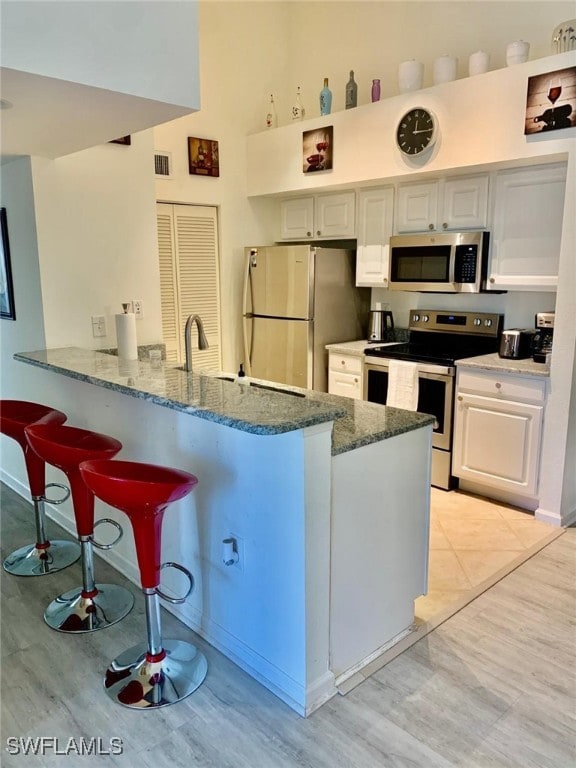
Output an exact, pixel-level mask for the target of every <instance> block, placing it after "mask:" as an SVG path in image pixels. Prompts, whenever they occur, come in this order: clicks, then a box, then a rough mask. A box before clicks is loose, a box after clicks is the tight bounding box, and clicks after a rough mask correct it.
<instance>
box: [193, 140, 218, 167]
mask: <svg viewBox="0 0 576 768" xmlns="http://www.w3.org/2000/svg"><path fill="white" fill-rule="evenodd" d="M188 171H189V173H191V174H193V175H195V176H220V156H219V152H218V142H217V141H213V140H212V139H199V138H196V137H195V136H188Z"/></svg>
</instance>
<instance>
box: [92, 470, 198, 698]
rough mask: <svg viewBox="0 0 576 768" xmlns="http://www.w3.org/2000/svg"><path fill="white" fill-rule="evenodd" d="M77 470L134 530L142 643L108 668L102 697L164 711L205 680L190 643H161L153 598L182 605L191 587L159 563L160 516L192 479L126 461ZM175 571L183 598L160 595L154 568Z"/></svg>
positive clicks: (157, 571) (183, 493)
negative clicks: (142, 608) (141, 601)
mask: <svg viewBox="0 0 576 768" xmlns="http://www.w3.org/2000/svg"><path fill="white" fill-rule="evenodd" d="M80 472H81V473H82V477H83V478H84V482H85V483H86V485H87V486H88V487H89V488H90V489H91V490H92V492H93V493H94V494H96V496H98V498H100V499H102V500H103V501H105V502H106V503H107V504H110V505H111V506H113V507H116V508H117V509H120V510H122V512H125V513H126V514H127V515H128V517H129V518H130V522H131V523H132V529H133V531H134V541H135V544H136V555H137V557H138V565H139V568H140V579H141V583H142V591H143V592H144V600H145V603H146V633H147V643H146V644H145V643H141V644H139V645H136V646H134V647H133V648H130V649H128V650H127V651H124V652H123V653H121V654H120V656H118V657H117V658H116V659H114V661H113V662H112V663H111V664H110V666H109V667H108V670H107V672H106V678H105V680H104V686H105V688H106V693H107V694H108V696H109V697H110V698H111V699H113V700H114V701H116V702H118V703H119V704H124V705H125V706H127V707H132V708H134V709H144V708H153V707H164V706H167V705H168V704H174V703H175V702H177V701H180V700H181V699H184V698H185V697H186V696H189V695H190V694H191V693H193V691H195V690H196V688H198V686H199V685H201V683H202V682H203V680H204V678H205V677H206V672H207V669H208V664H207V662H206V657H205V656H204V655H203V654H202V653H201V652H200V651H199V650H198V649H197V648H196V647H195V646H194V645H191V644H190V643H186V642H183V641H181V640H164V641H163V640H162V627H161V621H160V604H159V602H158V597H161V598H163V599H164V600H168V601H169V602H171V603H183V602H184V601H185V600H186V598H187V597H188V595H189V594H190V593H191V591H192V589H193V587H194V578H193V576H192V574H191V573H190V571H188V569H187V568H184V567H183V566H182V565H178V564H176V563H162V565H161V564H160V553H161V534H162V518H163V516H164V511H165V509H166V507H167V506H168V504H170V503H171V502H174V501H178V500H179V499H182V498H184V496H186V495H188V494H189V493H190V491H191V490H192V489H193V488H194V486H195V485H196V483H197V482H198V479H197V478H196V477H195V476H194V475H191V474H189V473H188V472H182V471H181V470H176V469H169V468H168V467H159V466H157V465H154V464H141V463H136V462H130V461H106V460H99V459H96V460H94V461H85V462H84V463H83V464H82V466H81V467H80ZM168 567H172V568H177V569H178V570H180V571H182V572H183V573H185V574H186V575H187V576H188V579H189V581H190V587H189V589H188V592H187V593H186V595H185V596H184V597H181V598H174V597H169V596H168V595H166V594H164V593H163V592H161V591H160V570H161V569H162V568H168Z"/></svg>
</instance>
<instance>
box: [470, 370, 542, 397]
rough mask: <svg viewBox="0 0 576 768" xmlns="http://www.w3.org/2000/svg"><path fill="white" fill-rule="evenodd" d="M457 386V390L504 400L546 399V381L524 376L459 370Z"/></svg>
mask: <svg viewBox="0 0 576 768" xmlns="http://www.w3.org/2000/svg"><path fill="white" fill-rule="evenodd" d="M457 386H458V391H459V392H460V391H464V392H478V393H479V394H482V395H488V396H489V397H502V398H505V399H506V400H522V401H525V402H526V401H528V402H532V403H543V402H544V400H545V399H546V382H545V381H542V380H540V379H535V378H530V377H524V376H509V375H507V374H497V373H490V374H483V373H472V372H471V371H461V372H460V373H459V374H458V385H457Z"/></svg>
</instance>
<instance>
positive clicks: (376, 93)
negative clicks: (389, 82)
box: [372, 80, 380, 101]
mask: <svg viewBox="0 0 576 768" xmlns="http://www.w3.org/2000/svg"><path fill="white" fill-rule="evenodd" d="M372 101H380V80H372Z"/></svg>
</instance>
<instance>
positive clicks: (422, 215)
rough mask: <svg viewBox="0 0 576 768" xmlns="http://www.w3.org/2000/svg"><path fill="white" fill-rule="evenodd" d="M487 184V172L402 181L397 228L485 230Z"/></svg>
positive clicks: (432, 230)
mask: <svg viewBox="0 0 576 768" xmlns="http://www.w3.org/2000/svg"><path fill="white" fill-rule="evenodd" d="M488 187H489V176H488V174H483V175H478V176H462V177H454V178H446V179H440V180H438V181H431V182H428V181H427V182H415V183H410V184H400V185H399V186H398V204H397V216H396V231H397V232H399V233H403V232H435V231H444V230H460V229H484V228H485V227H486V225H487V220H488Z"/></svg>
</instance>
